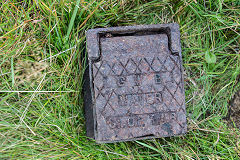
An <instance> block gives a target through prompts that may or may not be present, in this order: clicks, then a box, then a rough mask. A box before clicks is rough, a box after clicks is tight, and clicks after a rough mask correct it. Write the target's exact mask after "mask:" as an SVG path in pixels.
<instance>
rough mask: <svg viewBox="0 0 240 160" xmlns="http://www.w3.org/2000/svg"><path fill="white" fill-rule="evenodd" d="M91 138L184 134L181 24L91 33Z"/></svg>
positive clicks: (88, 116)
mask: <svg viewBox="0 0 240 160" xmlns="http://www.w3.org/2000/svg"><path fill="white" fill-rule="evenodd" d="M86 34H87V50H88V64H89V70H88V72H86V74H85V83H84V96H85V98H84V99H85V115H86V125H87V126H86V129H87V136H89V137H91V138H94V139H95V140H96V141H97V142H99V143H105V142H116V141H129V140H136V139H146V138H154V137H168V136H175V135H180V134H183V133H185V132H186V130H187V124H186V112H185V98H184V86H183V76H182V70H183V68H182V59H181V47H180V32H179V26H178V24H175V23H172V24H160V25H146V26H126V27H112V28H99V29H90V30H88V31H87V33H86Z"/></svg>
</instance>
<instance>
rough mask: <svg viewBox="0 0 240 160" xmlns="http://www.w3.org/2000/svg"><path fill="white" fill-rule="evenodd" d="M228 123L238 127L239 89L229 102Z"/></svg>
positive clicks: (239, 126) (239, 122) (239, 125)
mask: <svg viewBox="0 0 240 160" xmlns="http://www.w3.org/2000/svg"><path fill="white" fill-rule="evenodd" d="M229 123H230V124H231V125H233V126H234V127H237V128H240V90H239V91H238V92H237V93H236V94H235V95H234V97H233V99H232V100H231V102H230V107H229Z"/></svg>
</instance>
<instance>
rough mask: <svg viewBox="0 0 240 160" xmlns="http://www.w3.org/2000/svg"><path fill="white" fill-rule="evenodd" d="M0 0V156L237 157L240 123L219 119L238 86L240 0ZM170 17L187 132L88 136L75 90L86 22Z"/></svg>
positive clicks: (119, 22)
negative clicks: (132, 137)
mask: <svg viewBox="0 0 240 160" xmlns="http://www.w3.org/2000/svg"><path fill="white" fill-rule="evenodd" d="M0 4H1V5H0V159H9V158H11V159H49V158H52V159H83V158H84V159H115V158H120V159H239V156H240V136H239V135H240V132H239V130H238V129H236V128H231V127H229V126H228V125H227V123H226V121H225V120H224V117H225V116H226V115H227V112H228V107H229V105H228V102H229V100H230V99H231V97H232V95H233V94H234V92H235V91H237V90H238V89H239V88H240V85H239V83H238V79H239V75H240V54H239V52H240V47H239V46H240V44H239V43H240V2H239V1H238V0H208V1H203V0H199V1H195V0H185V1H180V0H179V1H158V0H154V1H147V0H136V1H127V0H109V1H108V0H105V1H93V0H92V1H91V0H90V1H84V0H81V1H80V0H77V1H70V0H61V1H56V0H44V1H42V0H33V1H31V0H22V1H17V0H12V1H9V0H3V1H1V2H0ZM170 22H177V23H179V25H180V31H181V42H182V54H183V63H184V69H185V71H184V76H185V90H186V107H187V116H188V133H187V134H186V135H184V136H179V137H171V138H159V139H152V140H143V141H136V142H122V143H114V144H96V143H95V142H94V141H89V140H88V139H87V138H86V137H85V126H84V125H85V120H84V113H83V100H82V96H81V90H82V85H81V82H82V73H83V70H84V66H85V64H84V58H85V56H86V50H85V47H86V42H85V31H86V30H87V29H90V28H96V27H110V26H123V25H137V24H158V23H170ZM33 66H34V67H33ZM17 91H21V92H17ZM43 91H45V92H43Z"/></svg>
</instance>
